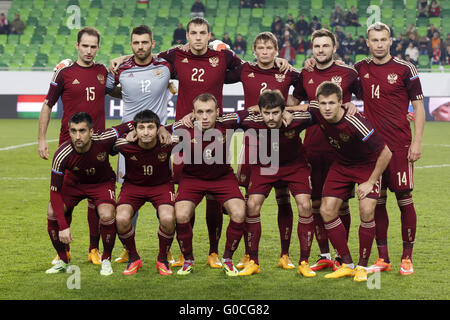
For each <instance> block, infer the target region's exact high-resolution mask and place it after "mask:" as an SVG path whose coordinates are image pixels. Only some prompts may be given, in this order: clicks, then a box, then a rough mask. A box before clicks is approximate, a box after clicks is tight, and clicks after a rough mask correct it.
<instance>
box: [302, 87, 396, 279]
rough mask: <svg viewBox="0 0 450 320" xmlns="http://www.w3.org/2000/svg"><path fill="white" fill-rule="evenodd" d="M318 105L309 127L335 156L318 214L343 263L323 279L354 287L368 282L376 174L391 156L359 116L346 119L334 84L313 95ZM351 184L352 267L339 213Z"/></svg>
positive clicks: (377, 183) (312, 107) (378, 180)
mask: <svg viewBox="0 0 450 320" xmlns="http://www.w3.org/2000/svg"><path fill="white" fill-rule="evenodd" d="M316 97H317V101H318V105H317V104H316V103H311V104H310V107H309V110H310V113H311V116H312V119H313V121H314V122H316V123H318V124H319V127H320V129H321V130H322V131H323V132H324V134H325V135H326V136H327V138H328V141H329V143H330V145H331V146H332V147H333V149H334V150H335V154H336V161H335V162H333V164H332V165H331V167H330V170H329V171H328V175H327V178H326V180H325V184H324V186H323V190H322V203H321V206H320V214H321V215H322V219H323V221H324V223H325V229H326V230H327V234H328V238H329V239H330V241H331V244H332V245H333V247H334V248H335V249H336V251H337V253H338V254H339V256H340V257H341V259H342V265H341V266H340V267H339V268H338V269H337V270H336V271H334V272H333V273H329V274H327V275H325V278H328V279H330V278H340V277H344V276H354V281H358V282H359V281H367V270H366V268H367V264H368V261H369V257H370V251H371V248H372V244H373V240H374V238H375V220H374V211H375V206H376V204H377V199H378V198H379V196H380V190H381V174H382V173H383V171H384V170H385V168H386V167H387V165H388V164H389V161H390V159H391V156H392V153H391V151H390V150H389V148H388V147H387V146H386V144H385V143H384V141H383V140H382V138H381V135H379V134H378V133H377V131H376V130H374V129H373V128H372V126H371V124H370V122H369V121H368V120H367V119H365V118H364V117H363V116H361V115H360V114H355V115H353V116H349V115H348V114H347V112H346V110H345V109H344V108H343V107H342V89H341V88H340V87H339V86H338V85H336V84H335V83H333V82H329V81H326V82H323V83H322V84H321V85H320V86H319V87H318V88H317V93H316ZM355 183H357V184H358V188H357V189H356V195H357V196H358V199H359V213H360V218H361V224H360V227H359V262H358V266H356V267H355V266H354V264H353V260H352V257H351V254H350V251H349V248H348V245H347V237H346V230H345V227H344V226H343V224H342V221H341V219H340V218H339V215H338V211H339V208H340V207H341V205H342V202H343V201H345V200H346V199H348V197H349V195H350V193H351V192H352V190H353V188H354V185H355Z"/></svg>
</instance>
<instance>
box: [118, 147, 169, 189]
mask: <svg viewBox="0 0 450 320" xmlns="http://www.w3.org/2000/svg"><path fill="white" fill-rule="evenodd" d="M114 149H115V150H116V151H119V152H120V153H121V154H122V155H123V156H124V157H125V172H126V173H125V176H124V177H123V179H124V180H125V181H127V182H129V183H132V184H135V185H139V186H156V185H160V184H164V183H169V181H170V179H171V177H172V172H171V170H170V155H171V152H172V146H162V145H161V144H160V143H159V141H158V142H157V143H156V146H155V147H154V148H152V149H143V148H141V147H140V146H139V145H138V144H137V142H136V143H129V142H128V141H127V140H126V139H123V138H120V139H118V140H117V141H116V143H115V145H114Z"/></svg>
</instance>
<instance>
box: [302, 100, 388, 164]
mask: <svg viewBox="0 0 450 320" xmlns="http://www.w3.org/2000/svg"><path fill="white" fill-rule="evenodd" d="M309 111H310V113H311V116H312V118H313V121H314V122H316V123H317V124H318V126H319V128H320V129H321V130H322V132H323V133H324V135H325V137H326V138H327V140H328V143H329V144H330V145H331V146H332V147H333V150H334V151H335V153H336V155H337V157H336V161H338V162H339V163H341V164H343V165H354V164H364V163H370V162H376V161H377V159H378V155H379V153H380V152H381V150H382V149H383V148H384V146H385V143H384V141H383V139H382V138H381V136H380V135H379V134H378V133H377V131H376V130H374V129H373V128H372V125H371V124H370V122H369V121H368V120H367V119H366V118H364V116H363V115H361V114H359V113H357V114H355V115H353V116H348V115H347V111H345V113H344V116H343V117H342V119H341V120H340V121H339V122H337V123H329V122H328V121H326V120H325V119H324V118H323V117H322V115H321V114H320V109H319V106H318V105H317V102H315V101H314V102H312V103H310V107H309Z"/></svg>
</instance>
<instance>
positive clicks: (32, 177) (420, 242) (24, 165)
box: [0, 119, 450, 300]
mask: <svg viewBox="0 0 450 320" xmlns="http://www.w3.org/2000/svg"><path fill="white" fill-rule="evenodd" d="M117 123H118V122H117V121H108V123H107V125H108V126H111V125H115V124H117ZM37 130H38V123H37V120H0V133H1V137H2V139H1V140H0V163H1V166H0V190H1V191H0V195H1V196H0V197H1V205H0V211H1V213H0V219H1V223H0V254H1V256H2V258H1V259H0V299H2V300H9V299H25V300H35V299H44V300H56V299H57V300H61V299H62V300H65V299H67V300H71V299H82V300H92V299H154V300H165V299H176V300H178V299H179V300H190V299H193V300H220V299H238V300H243V299H262V300H265V299H270V300H305V299H330V300H334V299H337V300H341V299H342V300H349V299H363V300H366V299H388V300H398V299H400V300H401V299H418V300H423V299H449V298H450V286H449V282H448V279H449V277H450V269H449V268H448V266H449V264H450V260H449V247H450V241H449V236H448V232H449V230H450V219H449V211H448V208H450V197H449V190H450V143H449V137H450V123H437V122H435V123H430V122H429V123H427V125H426V128H425V136H424V141H423V156H422V159H421V160H420V161H418V162H417V163H416V168H415V190H414V203H415V207H416V211H417V215H418V226H417V237H416V243H415V247H414V267H415V274H414V275H412V276H409V277H402V276H400V275H399V265H400V257H401V248H402V243H401V231H400V212H399V210H398V208H397V204H396V201H395V197H394V195H393V194H389V195H388V212H389V216H390V228H389V250H390V255H391V260H392V262H393V266H392V271H391V272H388V273H382V274H381V275H380V278H378V279H375V278H372V279H371V280H372V281H371V282H370V283H369V284H371V285H369V286H368V285H367V284H366V283H355V282H353V281H352V279H351V278H345V279H336V280H327V279H324V274H325V273H326V271H323V272H322V271H319V272H318V275H317V277H315V278H310V279H306V278H302V277H301V276H298V275H297V273H296V270H289V271H287V270H281V269H280V268H278V267H277V264H278V259H279V251H280V241H279V234H278V227H277V222H276V221H277V218H276V214H277V206H276V202H275V199H274V195H273V194H271V195H270V196H269V198H268V199H267V200H266V202H265V204H264V206H263V209H262V214H261V219H262V238H261V244H260V264H261V268H262V273H261V274H258V275H254V276H251V277H244V278H241V277H238V278H231V279H230V278H227V277H226V276H225V275H224V274H223V272H222V271H221V270H212V269H209V268H208V267H207V266H206V264H205V263H206V258H207V254H208V237H207V231H206V225H205V214H204V211H205V203H204V202H202V203H201V204H200V206H199V208H198V209H197V210H196V212H197V217H196V222H195V227H194V254H195V257H196V266H195V271H194V273H193V274H192V275H190V276H188V277H179V276H176V275H173V276H170V277H161V276H159V275H158V274H157V271H156V269H155V259H156V256H157V251H158V243H157V219H156V216H155V210H154V209H153V208H152V207H151V206H150V205H149V204H147V205H146V206H145V207H144V208H143V209H142V210H141V213H140V216H139V221H138V226H137V233H136V241H137V247H138V250H139V252H140V254H141V257H142V259H143V262H144V264H143V268H142V269H141V270H140V271H139V272H138V273H137V274H136V275H133V276H128V277H126V276H123V275H122V274H121V272H122V271H123V269H124V268H125V265H123V264H120V265H119V264H113V268H114V274H113V275H112V276H110V277H102V276H100V274H99V270H100V268H99V266H94V265H92V264H90V263H88V262H87V250H88V244H89V240H88V225H87V217H86V201H83V202H82V203H81V204H80V205H79V206H78V207H77V208H76V209H75V211H74V217H73V222H72V229H73V234H74V239H75V240H74V242H73V243H72V244H71V252H72V264H73V265H76V266H78V267H79V270H80V274H79V276H80V277H79V279H80V282H79V285H80V287H79V289H76V288H73V289H70V288H71V286H70V285H69V286H68V285H67V283H68V280H70V279H69V277H70V276H72V275H71V274H58V275H46V274H45V273H44V272H45V270H46V269H48V268H49V267H50V261H51V260H52V259H53V258H54V256H55V251H54V249H53V247H52V245H51V242H50V240H49V237H48V234H47V225H46V210H47V205H48V200H49V184H50V179H49V177H50V166H51V161H50V160H49V161H44V160H41V159H40V158H39V156H38V154H37V145H36V144H35V142H36V137H37ZM58 130H59V120H58V119H54V120H52V121H51V124H50V127H49V132H48V139H49V140H52V139H53V140H56V139H57V137H58ZM33 143H34V144H33ZM24 144H25V146H23V145H24ZM49 145H50V151H51V154H53V153H54V151H55V149H56V147H57V142H51V143H50V144H49ZM11 146H20V147H17V148H10V147H11ZM112 163H113V168H115V163H116V158H115V157H114V158H112ZM118 191H119V189H118V190H117V192H118ZM292 204H293V208H295V203H294V202H292ZM350 204H351V214H352V229H351V234H350V243H349V244H350V249H351V252H352V255H353V258H354V260H356V261H357V260H358V239H357V234H358V226H359V215H358V211H357V201H356V200H355V199H353V200H351V201H350ZM294 212H295V209H294ZM228 219H229V218H228V216H225V217H224V228H223V231H222V239H221V241H220V247H219V248H220V251H221V252H220V254H222V251H223V247H224V243H225V240H224V238H225V230H226V229H225V228H226V226H227V224H228ZM296 230H297V218H295V219H294V228H293V233H292V241H291V249H290V254H291V257H292V260H293V261H294V262H295V263H297V262H298V258H299V243H298V238H297V233H296ZM243 247H244V246H243V243H242V242H241V243H240V246H239V248H238V250H237V252H236V254H235V260H236V261H238V260H239V259H240V258H241V256H242V254H243ZM121 249H122V245H121V243H120V241H119V240H118V239H116V246H115V249H114V252H113V256H114V257H116V256H117V255H118V254H119V253H120V251H121ZM172 251H173V253H174V255H175V256H177V255H178V253H179V248H178V243H177V242H176V241H174V244H173V246H172ZM318 253H319V251H318V247H317V244H316V242H315V240H314V244H313V247H312V250H311V258H310V262H311V263H313V262H314V260H315V258H316V255H317V254H318ZM376 256H377V250H376V246H375V245H374V246H373V250H372V256H371V259H370V262H372V261H374V260H375V258H376ZM70 283H71V282H70V281H69V284H70Z"/></svg>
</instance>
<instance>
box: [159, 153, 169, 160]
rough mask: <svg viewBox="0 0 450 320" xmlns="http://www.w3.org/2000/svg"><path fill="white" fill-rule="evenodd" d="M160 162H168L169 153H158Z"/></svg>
mask: <svg viewBox="0 0 450 320" xmlns="http://www.w3.org/2000/svg"><path fill="white" fill-rule="evenodd" d="M158 160H159V161H160V162H164V161H166V160H167V153H166V152H161V153H158Z"/></svg>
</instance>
